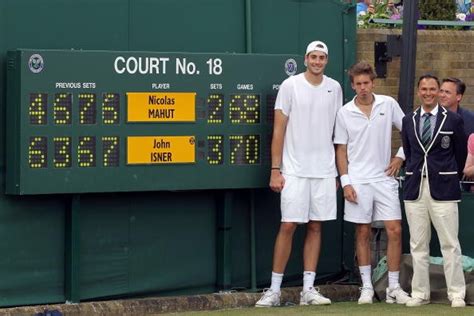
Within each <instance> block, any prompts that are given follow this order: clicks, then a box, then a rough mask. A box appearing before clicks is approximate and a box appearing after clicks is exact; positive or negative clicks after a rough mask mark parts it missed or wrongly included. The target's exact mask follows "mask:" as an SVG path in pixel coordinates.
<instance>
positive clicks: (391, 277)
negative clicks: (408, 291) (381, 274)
mask: <svg viewBox="0 0 474 316" xmlns="http://www.w3.org/2000/svg"><path fill="white" fill-rule="evenodd" d="M399 276H400V271H388V287H389V288H390V289H395V288H397V287H399V286H400V283H398V279H399Z"/></svg>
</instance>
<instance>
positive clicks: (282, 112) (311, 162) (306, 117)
mask: <svg viewBox="0 0 474 316" xmlns="http://www.w3.org/2000/svg"><path fill="white" fill-rule="evenodd" d="M327 63H328V48H327V46H326V44H325V43H323V42H321V41H314V42H311V43H310V44H309V45H308V47H307V49H306V55H305V66H306V71H305V72H304V73H301V74H298V75H295V76H292V77H289V78H287V79H286V80H285V81H283V83H282V84H281V86H280V90H279V92H278V96H277V100H276V103H275V119H274V126H273V139H272V147H271V153H272V168H271V176H270V188H271V189H272V190H273V191H275V192H281V224H280V230H279V232H278V235H277V237H276V241H275V247H274V253H273V270H272V278H271V287H270V289H268V290H264V294H263V296H262V298H261V299H260V300H259V301H258V302H257V303H256V304H255V305H256V306H257V307H269V306H278V305H280V286H281V283H282V280H283V273H284V271H285V268H286V264H287V262H288V258H289V256H290V253H291V247H292V241H293V234H294V232H295V230H296V227H297V225H298V224H306V238H305V241H304V249H303V262H304V272H303V291H302V292H301V297H300V305H323V304H331V300H330V299H328V298H326V297H324V296H323V295H322V294H321V293H320V292H319V290H318V289H316V288H314V286H313V285H314V280H315V278H316V267H317V264H318V260H319V253H320V248H321V224H322V222H323V221H329V220H335V219H336V217H337V206H336V176H337V170H336V163H335V152H334V144H333V133H334V123H335V119H336V114H337V111H338V110H339V109H340V108H341V107H342V103H343V99H342V89H341V85H340V84H339V83H338V82H337V81H335V80H334V79H331V78H329V77H327V76H326V75H324V69H325V68H326V65H327Z"/></svg>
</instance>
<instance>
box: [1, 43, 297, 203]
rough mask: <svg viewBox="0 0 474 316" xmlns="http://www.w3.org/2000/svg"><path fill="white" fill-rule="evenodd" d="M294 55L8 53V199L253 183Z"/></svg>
mask: <svg viewBox="0 0 474 316" xmlns="http://www.w3.org/2000/svg"><path fill="white" fill-rule="evenodd" d="M302 62H303V59H302V57H301V56H296V55H263V54H196V53H156V52H110V51H74V50H71V51H65V50H15V51H10V52H8V65H7V116H6V117H7V120H6V122H7V154H6V163H7V165H6V167H7V168H6V171H7V176H6V193H7V194H52V193H88V192H125V191H153V190H195V189H233V188H260V187H266V186H267V185H268V176H269V169H270V168H269V166H270V144H271V133H272V123H273V107H274V103H275V99H276V95H277V92H278V88H279V85H280V83H281V82H282V81H283V80H284V79H286V78H287V77H288V76H290V75H293V74H295V73H296V72H297V70H302V69H299V67H303V66H302Z"/></svg>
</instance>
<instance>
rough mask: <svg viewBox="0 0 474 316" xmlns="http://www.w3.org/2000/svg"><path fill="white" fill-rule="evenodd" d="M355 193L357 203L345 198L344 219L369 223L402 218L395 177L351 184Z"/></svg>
mask: <svg viewBox="0 0 474 316" xmlns="http://www.w3.org/2000/svg"><path fill="white" fill-rule="evenodd" d="M352 187H353V188H354V190H355V191H356V194H357V204H355V203H352V202H349V201H347V200H345V203H344V220H345V221H348V222H352V223H359V224H369V223H372V222H373V221H390V220H400V219H402V213H401V210H400V199H399V197H398V182H397V181H396V180H395V179H390V180H384V181H379V182H374V183H359V184H357V183H356V184H352Z"/></svg>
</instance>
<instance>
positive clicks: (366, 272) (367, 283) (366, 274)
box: [359, 265, 373, 288]
mask: <svg viewBox="0 0 474 316" xmlns="http://www.w3.org/2000/svg"><path fill="white" fill-rule="evenodd" d="M371 268H372V267H371V266H370V265H369V266H359V271H360V278H361V279H362V287H367V288H373V286H372V279H371V275H370V274H371Z"/></svg>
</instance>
